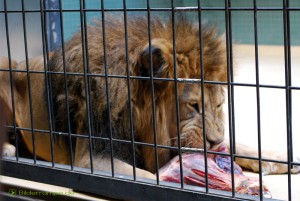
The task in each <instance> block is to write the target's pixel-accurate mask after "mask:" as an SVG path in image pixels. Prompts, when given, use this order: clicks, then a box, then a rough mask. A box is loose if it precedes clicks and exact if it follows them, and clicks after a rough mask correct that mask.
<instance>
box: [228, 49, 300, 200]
mask: <svg viewBox="0 0 300 201" xmlns="http://www.w3.org/2000/svg"><path fill="white" fill-rule="evenodd" d="M291 53H292V54H291V67H292V85H293V86H297V87H300V47H292V48H291ZM234 57H235V62H236V63H235V67H236V69H235V82H238V83H251V84H255V83H256V82H255V80H256V73H255V72H256V71H255V49H254V46H252V45H237V46H236V47H235V49H234ZM258 61H259V82H260V84H263V85H280V86H285V62H284V48H283V47H282V46H259V48H258ZM234 92H235V93H234V94H235V95H234V101H235V102H234V106H235V131H236V141H237V142H239V143H243V144H247V145H250V146H253V147H257V142H258V137H257V136H258V134H257V133H258V127H257V125H258V123H257V122H258V121H257V100H256V97H257V96H256V88H255V87H244V86H238V87H235V88H234ZM299 103H300V90H293V92H292V133H293V154H294V156H298V157H299V156H300V146H299V142H300V124H299V123H298V121H299V119H300V104H299ZM225 108H226V106H225ZM260 109H261V113H260V115H261V122H260V123H261V140H262V147H263V149H269V150H277V151H280V152H284V153H286V152H287V127H286V95H285V89H275V88H272V89H270V88H260ZM227 135H228V129H227ZM251 175H254V176H258V175H257V174H253V173H252V174H251ZM263 180H264V182H265V184H266V185H267V186H268V187H269V188H270V190H271V192H272V195H273V198H277V199H283V200H287V199H288V190H287V185H288V177H287V175H272V176H264V177H263ZM299 186H300V174H298V175H292V197H293V200H300V188H299Z"/></svg>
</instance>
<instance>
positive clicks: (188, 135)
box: [133, 19, 227, 171]
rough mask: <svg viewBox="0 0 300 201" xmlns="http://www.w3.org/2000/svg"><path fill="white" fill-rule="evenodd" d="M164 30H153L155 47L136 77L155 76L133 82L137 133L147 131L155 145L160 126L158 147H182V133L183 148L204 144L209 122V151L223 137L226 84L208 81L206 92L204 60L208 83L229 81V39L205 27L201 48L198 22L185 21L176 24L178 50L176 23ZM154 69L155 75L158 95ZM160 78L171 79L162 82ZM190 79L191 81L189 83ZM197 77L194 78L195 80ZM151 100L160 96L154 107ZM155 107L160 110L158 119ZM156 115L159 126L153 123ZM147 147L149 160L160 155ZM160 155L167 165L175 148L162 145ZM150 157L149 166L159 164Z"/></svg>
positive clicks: (145, 55)
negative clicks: (227, 52) (227, 62)
mask: <svg viewBox="0 0 300 201" xmlns="http://www.w3.org/2000/svg"><path fill="white" fill-rule="evenodd" d="M164 28H165V29H164V31H165V32H164V34H162V33H156V31H155V30H153V32H154V33H153V36H152V40H151V48H150V47H149V43H146V44H145V45H144V47H143V48H142V50H141V52H140V54H139V57H138V61H137V63H136V66H135V70H136V71H135V72H136V75H137V76H146V77H150V81H149V80H148V81H145V80H144V81H134V82H135V83H134V84H133V86H136V87H135V88H134V89H133V91H134V93H133V94H134V96H133V102H134V106H135V107H134V109H135V110H134V111H135V113H134V114H135V117H136V118H135V125H136V129H137V132H140V133H142V135H141V136H140V138H141V141H145V142H148V143H153V142H154V140H155V138H154V135H153V133H154V126H155V129H156V131H155V132H156V134H157V137H156V138H157V139H156V141H157V143H158V145H170V146H175V147H178V143H179V140H178V135H180V140H181V141H180V143H181V147H192V148H203V147H204V137H203V136H204V135H203V133H204V131H203V126H205V130H206V131H205V133H206V146H207V148H208V149H210V148H212V147H213V146H214V145H216V144H219V143H221V142H222V141H223V139H224V125H223V102H224V89H223V88H224V87H222V85H220V84H213V83H205V84H204V87H203V89H204V91H203V92H202V86H201V81H200V80H201V60H202V65H203V69H204V80H205V81H217V82H218V81H221V82H225V81H226V80H227V70H226V69H227V67H226V48H225V45H224V41H223V39H222V38H221V37H219V36H218V35H217V32H216V29H214V28H209V27H206V26H203V28H202V47H200V42H199V32H198V27H197V24H196V25H194V24H193V23H191V22H187V21H185V20H184V19H182V21H180V22H179V23H177V25H176V27H175V33H176V41H175V44H176V47H175V50H174V49H173V48H174V46H173V40H172V26H171V25H169V26H166V27H164ZM201 49H202V52H201ZM174 53H175V54H174ZM201 54H202V57H201V56H200V55H201ZM150 58H152V66H153V70H151V60H150ZM174 62H176V63H175V67H176V73H177V78H180V79H179V80H177V82H175V80H174V77H175V75H174V73H175V72H174V70H175V68H174ZM151 73H152V74H153V77H154V78H153V79H154V80H153V84H154V85H153V86H154V87H153V88H154V93H153V94H152V91H151V90H152V86H151V83H152V82H151ZM161 78H167V80H160V79H161ZM187 78H190V79H191V80H189V81H187V80H188V79H187ZM193 80H194V82H191V81H193ZM176 87H177V89H176ZM202 95H204V97H203V100H204V105H203V104H202V101H203V100H202ZM152 100H155V104H154V105H153V104H152ZM177 102H178V104H177ZM203 108H205V109H204V111H203ZM153 110H155V113H156V115H155V117H154V118H153V115H152V113H153ZM177 110H178V113H177ZM154 119H155V120H156V124H155V125H153V123H152V122H153V120H154ZM203 119H205V124H203ZM178 120H179V122H178ZM177 128H179V130H178V129H177ZM143 150H144V155H146V156H149V158H151V154H152V155H153V154H154V153H155V152H154V151H155V149H154V148H153V147H144V148H143ZM158 154H159V157H160V158H159V162H160V165H163V163H165V162H166V161H167V160H169V157H170V150H168V149H167V148H165V149H164V148H158ZM149 158H148V159H147V163H148V168H149V167H150V170H151V171H154V169H153V168H154V166H153V165H154V164H155V162H154V161H151V160H149ZM148 161H150V162H148ZM146 166H147V164H146Z"/></svg>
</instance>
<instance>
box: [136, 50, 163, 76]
mask: <svg viewBox="0 0 300 201" xmlns="http://www.w3.org/2000/svg"><path fill="white" fill-rule="evenodd" d="M151 60H152V63H151ZM140 62H141V69H140V70H141V72H140V73H141V76H143V77H150V76H151V68H152V69H153V77H161V76H162V73H163V72H162V69H163V65H164V62H165V61H164V58H163V52H162V50H161V49H160V48H159V47H157V46H155V45H151V46H146V47H145V49H144V50H143V51H142V52H141V55H140Z"/></svg>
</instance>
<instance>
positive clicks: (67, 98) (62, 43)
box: [56, 0, 74, 171]
mask: <svg viewBox="0 0 300 201" xmlns="http://www.w3.org/2000/svg"><path fill="white" fill-rule="evenodd" d="M59 17H60V30H61V50H62V58H63V73H64V74H63V75H64V89H65V96H66V102H65V104H66V109H67V111H66V112H67V121H68V137H69V151H70V164H71V170H72V171H73V170H74V158H73V146H72V136H71V123H70V107H69V93H68V80H67V79H68V77H67V67H66V55H65V40H64V27H63V10H62V0H59ZM56 129H58V128H56Z"/></svg>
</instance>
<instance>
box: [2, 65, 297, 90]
mask: <svg viewBox="0 0 300 201" xmlns="http://www.w3.org/2000/svg"><path fill="white" fill-rule="evenodd" d="M1 71H5V72H10V70H9V69H0V72H1ZM11 71H12V72H14V73H27V71H26V70H19V69H12V70H11ZM29 73H40V74H45V71H35V70H31V71H29ZM47 74H55V75H64V72H53V71H47ZM66 75H67V76H84V75H85V74H84V73H73V72H66ZM86 76H88V77H103V78H105V74H93V73H92V74H91V73H87V74H86ZM107 76H108V77H109V78H117V79H128V77H129V78H130V79H136V80H150V77H143V76H127V75H111V74H108V75H107ZM153 80H156V81H167V82H174V81H175V79H174V78H159V77H153ZM176 81H177V82H179V83H191V84H201V83H202V82H201V79H191V78H177V79H176ZM203 83H204V84H220V85H228V84H229V85H231V86H243V87H257V86H258V87H260V88H274V89H286V88H287V87H286V86H283V85H269V84H259V85H257V84H251V83H239V82H229V83H227V82H220V81H209V80H204V81H203ZM288 88H289V89H293V90H300V86H289V87H288Z"/></svg>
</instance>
